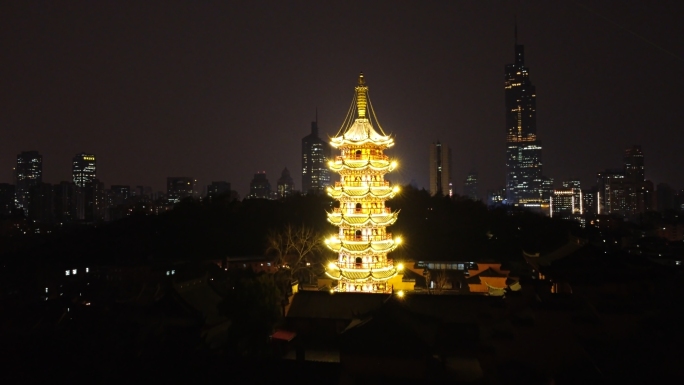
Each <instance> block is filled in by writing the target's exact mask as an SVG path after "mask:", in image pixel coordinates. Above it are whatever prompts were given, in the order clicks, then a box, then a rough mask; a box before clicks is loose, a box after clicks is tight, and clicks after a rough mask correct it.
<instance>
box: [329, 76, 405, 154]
mask: <svg viewBox="0 0 684 385" xmlns="http://www.w3.org/2000/svg"><path fill="white" fill-rule="evenodd" d="M354 90H355V93H354V100H353V101H352V106H351V107H350V108H349V112H348V113H347V117H346V118H345V119H344V122H343V123H342V127H340V130H339V131H338V132H337V135H335V137H333V138H331V139H330V145H331V146H333V147H335V148H338V147H343V146H364V145H374V146H376V147H380V148H386V147H391V146H393V145H394V139H392V137H390V136H389V135H386V134H385V133H384V132H383V130H382V127H380V124H379V123H378V119H377V118H376V117H375V112H374V111H373V105H372V103H371V102H370V98H369V97H368V86H366V80H365V78H364V77H363V72H362V73H361V74H359V81H358V84H357V86H356V87H355V89H354ZM354 104H356V114H354V113H353V106H354ZM369 111H370V114H368V112H369ZM355 115H356V117H354V116H355ZM371 116H372V117H373V118H374V120H375V123H376V124H377V126H378V129H379V130H380V132H378V131H376V130H375V128H374V127H373V124H372V123H371V120H370V118H371Z"/></svg>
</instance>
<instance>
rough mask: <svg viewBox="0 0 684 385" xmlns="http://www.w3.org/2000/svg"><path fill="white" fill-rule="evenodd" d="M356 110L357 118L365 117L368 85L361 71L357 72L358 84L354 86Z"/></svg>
mask: <svg viewBox="0 0 684 385" xmlns="http://www.w3.org/2000/svg"><path fill="white" fill-rule="evenodd" d="M355 89H356V110H357V111H358V113H359V119H366V106H367V104H368V86H367V85H366V79H364V77H363V72H361V73H360V74H359V84H358V85H357V86H356V88H355Z"/></svg>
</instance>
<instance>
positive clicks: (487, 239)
mask: <svg viewBox="0 0 684 385" xmlns="http://www.w3.org/2000/svg"><path fill="white" fill-rule="evenodd" d="M335 205H336V202H334V201H332V200H331V199H330V198H328V197H327V196H321V195H307V196H295V197H290V198H288V199H285V200H281V201H272V200H262V199H246V200H243V201H236V200H231V199H230V198H229V197H216V198H213V199H210V200H208V199H204V200H201V201H200V200H194V199H187V200H184V201H182V202H180V203H179V204H177V205H176V207H175V208H174V209H173V210H172V211H169V212H167V213H164V214H161V215H159V216H146V215H133V216H130V217H127V218H125V219H122V220H118V221H115V222H112V223H110V224H106V225H103V226H100V227H97V228H85V229H75V230H71V231H67V232H62V233H53V234H39V235H38V234H34V235H31V236H28V235H27V236H26V238H25V240H24V241H23V242H22V241H21V240H20V241H19V242H22V244H21V245H19V246H17V247H14V250H12V251H6V252H4V253H3V254H2V260H3V262H5V263H8V264H10V265H11V264H14V263H17V262H26V263H31V264H34V263H38V264H52V263H58V264H64V263H74V264H82V263H89V264H136V263H141V262H149V261H178V260H206V259H220V258H224V257H226V256H248V255H261V254H263V253H264V251H265V249H266V239H267V235H268V234H269V232H271V231H274V230H275V231H278V230H279V229H283V228H284V227H285V226H286V225H287V224H292V225H303V226H306V227H311V228H313V229H315V230H316V231H317V232H318V233H320V234H321V236H328V235H330V234H334V233H336V228H335V227H333V226H332V225H330V224H329V223H328V222H327V219H326V214H325V213H326V211H331V210H332V209H333V208H334V207H335ZM387 205H388V206H390V207H391V208H392V209H393V210H400V213H399V220H398V221H397V222H396V223H395V225H393V226H391V227H390V228H389V229H388V231H391V232H392V233H393V234H394V235H395V236H401V237H402V240H403V241H404V242H403V243H402V246H401V247H400V248H399V249H398V250H397V251H395V252H394V253H393V255H394V258H400V259H414V260H417V259H442V260H447V259H460V260H463V259H482V258H486V259H508V258H516V257H519V256H520V250H521V249H525V250H527V251H530V252H533V251H549V250H553V249H554V248H557V247H559V246H560V245H562V244H563V243H564V242H565V241H566V239H567V235H568V233H569V232H575V231H579V230H578V226H577V224H575V223H572V222H567V221H559V220H553V219H550V218H546V217H543V216H540V215H536V214H532V213H525V212H519V213H511V212H510V211H506V210H504V209H491V210H490V209H488V208H487V207H486V206H485V205H484V204H483V203H481V202H475V201H472V200H469V199H466V198H462V197H456V198H447V197H434V196H430V195H429V194H428V193H427V192H426V191H425V190H417V189H414V188H412V187H410V186H406V187H404V188H403V190H402V192H401V193H400V194H399V195H398V196H397V197H395V198H394V199H393V200H391V201H388V203H387ZM13 241H14V242H15V243H16V242H17V240H16V239H14V240H13Z"/></svg>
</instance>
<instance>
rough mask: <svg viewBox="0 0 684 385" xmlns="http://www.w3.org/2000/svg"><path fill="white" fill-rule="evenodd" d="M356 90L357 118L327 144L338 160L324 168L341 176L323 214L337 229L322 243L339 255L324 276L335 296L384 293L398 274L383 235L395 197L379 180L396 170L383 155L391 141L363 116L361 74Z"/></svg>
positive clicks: (365, 102) (392, 217)
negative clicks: (387, 203)
mask: <svg viewBox="0 0 684 385" xmlns="http://www.w3.org/2000/svg"><path fill="white" fill-rule="evenodd" d="M355 90H356V92H355V104H356V111H357V114H356V117H355V118H354V116H353V115H352V114H351V113H350V114H349V115H348V116H347V118H346V119H345V123H343V125H342V128H341V129H340V132H338V135H336V136H335V137H334V138H332V139H331V140H330V144H331V145H332V146H333V147H334V148H336V149H338V150H340V155H339V156H337V157H335V158H334V159H333V160H331V161H330V162H329V163H328V166H329V168H330V169H331V170H332V171H334V172H337V173H338V174H339V175H340V181H339V182H336V183H335V184H334V185H333V186H330V187H329V188H328V194H329V195H330V196H331V197H332V198H334V199H336V200H337V201H339V204H340V205H339V208H335V209H333V211H332V212H329V213H328V221H329V222H330V223H332V224H333V225H336V226H338V227H339V232H338V234H336V235H334V236H332V237H330V238H328V239H327V240H326V241H325V243H326V245H327V246H328V248H330V249H331V250H332V251H334V252H335V253H337V254H338V258H337V260H336V261H334V262H331V263H330V264H329V266H328V271H327V272H326V274H327V275H328V276H329V277H331V278H333V279H335V280H339V283H338V286H337V290H338V291H362V292H388V291H390V290H391V287H390V286H389V285H388V284H387V281H388V280H389V279H391V278H393V277H394V276H396V275H397V273H398V271H397V268H396V267H395V266H394V263H393V262H392V260H391V259H388V258H387V253H389V252H391V251H392V250H394V249H396V248H397V246H398V245H399V244H400V243H401V239H399V238H393V237H392V234H391V233H389V232H387V230H386V227H387V226H390V225H392V224H393V223H394V222H395V221H396V220H397V214H398V213H397V212H392V210H391V209H390V208H389V207H386V206H385V201H386V200H387V199H391V198H392V197H394V196H395V195H396V194H397V193H398V192H399V188H398V187H392V186H391V185H390V183H389V182H388V181H385V179H384V177H385V174H386V173H388V172H391V171H392V170H394V169H395V168H396V167H397V162H396V161H392V160H390V158H389V157H388V156H386V155H385V154H384V153H383V152H384V150H385V149H387V148H389V147H392V146H393V145H394V139H392V138H391V137H390V136H389V135H385V133H384V132H382V128H380V126H379V125H378V128H379V130H380V132H378V131H376V130H375V128H374V127H373V124H372V122H371V119H370V116H368V117H367V116H366V115H367V114H366V112H367V111H368V110H369V109H368V108H367V107H368V106H371V105H370V99H368V87H366V85H365V81H364V78H363V74H361V75H360V76H359V83H358V86H357V87H356V89H355ZM351 111H352V110H350V112H351ZM370 111H371V112H372V111H373V110H372V108H370ZM373 115H374V114H373ZM375 122H376V124H377V119H376V120H375Z"/></svg>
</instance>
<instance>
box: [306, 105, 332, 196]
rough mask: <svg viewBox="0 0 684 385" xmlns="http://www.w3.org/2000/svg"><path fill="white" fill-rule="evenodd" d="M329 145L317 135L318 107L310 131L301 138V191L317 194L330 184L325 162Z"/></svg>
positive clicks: (328, 171)
mask: <svg viewBox="0 0 684 385" xmlns="http://www.w3.org/2000/svg"><path fill="white" fill-rule="evenodd" d="M329 157H330V146H329V145H328V143H327V142H326V141H325V140H323V139H321V138H320V137H319V136H318V109H316V120H315V121H313V122H311V133H310V134H309V135H307V136H305V137H304V138H302V193H304V194H310V193H311V194H319V193H321V194H322V193H323V192H324V191H325V188H326V187H327V186H328V185H329V184H330V170H328V168H327V164H326V162H327V161H328V158H329Z"/></svg>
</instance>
